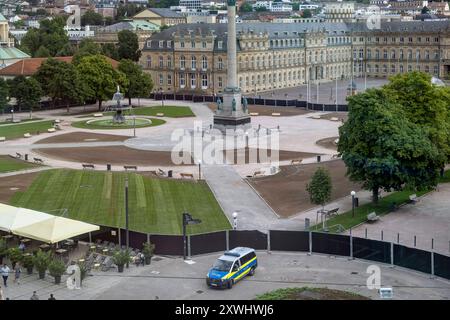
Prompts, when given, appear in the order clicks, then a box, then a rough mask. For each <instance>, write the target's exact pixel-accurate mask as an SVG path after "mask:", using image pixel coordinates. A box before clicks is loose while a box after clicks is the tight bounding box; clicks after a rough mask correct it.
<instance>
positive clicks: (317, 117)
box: [311, 115, 320, 119]
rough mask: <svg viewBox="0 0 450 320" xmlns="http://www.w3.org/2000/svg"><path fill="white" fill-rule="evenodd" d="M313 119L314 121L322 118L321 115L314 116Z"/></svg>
mask: <svg viewBox="0 0 450 320" xmlns="http://www.w3.org/2000/svg"><path fill="white" fill-rule="evenodd" d="M311 118H313V119H320V116H319V115H314V116H312V117H311Z"/></svg>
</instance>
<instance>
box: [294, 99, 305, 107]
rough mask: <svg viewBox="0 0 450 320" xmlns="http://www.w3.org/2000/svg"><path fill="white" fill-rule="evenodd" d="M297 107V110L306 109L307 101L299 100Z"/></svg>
mask: <svg viewBox="0 0 450 320" xmlns="http://www.w3.org/2000/svg"><path fill="white" fill-rule="evenodd" d="M295 106H296V107H297V108H306V101H302V100H297V101H296V103H295Z"/></svg>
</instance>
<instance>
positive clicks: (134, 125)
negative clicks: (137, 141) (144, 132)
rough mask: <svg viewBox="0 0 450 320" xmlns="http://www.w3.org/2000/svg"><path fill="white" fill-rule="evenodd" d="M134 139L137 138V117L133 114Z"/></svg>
mask: <svg viewBox="0 0 450 320" xmlns="http://www.w3.org/2000/svg"><path fill="white" fill-rule="evenodd" d="M133 137H136V115H134V114H133Z"/></svg>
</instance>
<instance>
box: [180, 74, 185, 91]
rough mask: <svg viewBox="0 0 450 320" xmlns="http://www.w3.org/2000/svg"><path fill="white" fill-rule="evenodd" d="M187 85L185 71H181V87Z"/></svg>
mask: <svg viewBox="0 0 450 320" xmlns="http://www.w3.org/2000/svg"><path fill="white" fill-rule="evenodd" d="M185 86H186V78H185V76H184V73H180V88H184V87H185Z"/></svg>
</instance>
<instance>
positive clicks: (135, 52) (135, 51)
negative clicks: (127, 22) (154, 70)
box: [117, 30, 141, 61]
mask: <svg viewBox="0 0 450 320" xmlns="http://www.w3.org/2000/svg"><path fill="white" fill-rule="evenodd" d="M117 36H118V38H119V44H118V46H117V50H118V53H119V58H120V59H129V60H133V61H138V60H139V58H140V57H141V51H140V50H139V41H138V36H137V35H136V34H135V33H134V32H132V31H130V30H122V31H120V32H119V33H118V35H117Z"/></svg>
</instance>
